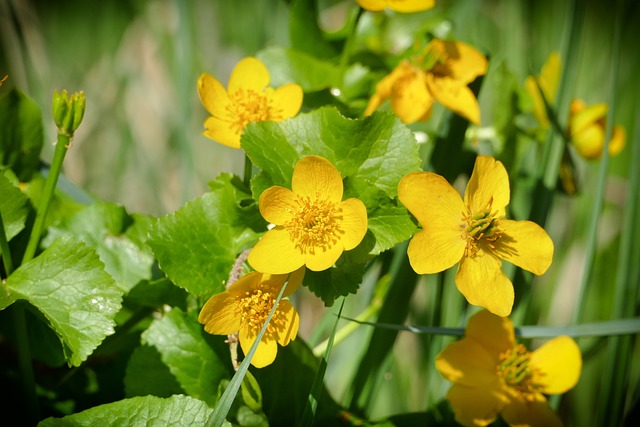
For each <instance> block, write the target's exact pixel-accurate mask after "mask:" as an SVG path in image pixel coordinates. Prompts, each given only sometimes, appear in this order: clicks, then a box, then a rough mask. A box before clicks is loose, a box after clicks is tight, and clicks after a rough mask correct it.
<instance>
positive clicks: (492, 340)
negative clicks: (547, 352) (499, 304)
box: [464, 310, 516, 369]
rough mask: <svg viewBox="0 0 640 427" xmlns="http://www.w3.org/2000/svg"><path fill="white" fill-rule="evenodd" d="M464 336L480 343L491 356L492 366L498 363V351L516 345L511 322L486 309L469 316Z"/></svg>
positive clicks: (501, 351)
mask: <svg viewBox="0 0 640 427" xmlns="http://www.w3.org/2000/svg"><path fill="white" fill-rule="evenodd" d="M464 336H465V337H466V338H469V339H471V340H473V341H475V342H477V343H478V344H480V345H481V346H482V347H483V348H484V349H485V350H486V351H487V353H488V354H490V355H491V357H492V362H493V367H494V369H495V367H496V366H497V365H498V360H499V356H500V353H504V352H505V351H507V350H510V349H512V348H513V347H514V346H515V345H516V337H515V333H514V331H513V323H512V322H511V320H510V319H509V318H508V317H500V316H496V315H495V314H492V313H491V312H489V311H487V310H482V311H479V312H477V313H476V314H474V315H473V316H471V318H470V319H469V321H468V322H467V328H466V329H465V331H464Z"/></svg>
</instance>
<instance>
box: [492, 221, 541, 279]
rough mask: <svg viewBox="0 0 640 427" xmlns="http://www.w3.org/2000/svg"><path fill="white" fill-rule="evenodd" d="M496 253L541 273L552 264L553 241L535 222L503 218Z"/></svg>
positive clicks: (521, 266) (520, 265) (518, 264)
mask: <svg viewBox="0 0 640 427" xmlns="http://www.w3.org/2000/svg"><path fill="white" fill-rule="evenodd" d="M499 228H500V230H501V231H502V236H501V237H500V238H499V239H498V241H497V242H496V243H495V250H494V253H495V254H496V255H497V256H498V257H500V258H502V259H504V260H506V261H509V262H510V263H512V264H515V265H517V266H518V267H520V268H524V269H525V270H527V271H530V272H532V273H533V274H537V275H541V274H544V272H545V271H547V269H548V268H549V266H550V265H551V260H552V259H553V241H552V240H551V238H550V237H549V235H548V234H547V232H546V231H544V229H543V228H542V227H540V226H539V225H538V224H536V223H535V222H531V221H512V220H508V219H503V220H501V221H500V225H499Z"/></svg>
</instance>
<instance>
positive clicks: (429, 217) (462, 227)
mask: <svg viewBox="0 0 640 427" xmlns="http://www.w3.org/2000/svg"><path fill="white" fill-rule="evenodd" d="M398 198H399V199H400V201H401V202H402V203H403V204H404V205H405V207H406V208H407V209H408V210H409V212H411V213H412V214H413V215H414V216H415V217H416V218H417V220H418V222H419V223H420V225H421V226H422V230H421V231H420V232H418V233H417V234H416V235H415V236H413V238H412V239H411V242H410V243H409V248H408V255H409V261H410V263H411V266H412V267H413V269H414V270H415V271H416V272H417V273H418V274H431V273H438V272H440V271H443V270H446V269H448V268H450V267H452V266H453V265H455V264H456V263H459V266H458V271H457V273H456V279H455V281H456V286H457V287H458V290H460V292H462V294H463V295H464V297H465V298H466V299H467V301H468V302H469V303H470V304H473V305H479V306H482V307H484V308H486V309H488V310H489V311H491V312H492V313H494V314H497V315H499V316H508V315H509V314H510V313H511V308H512V307H513V300H514V293H513V285H512V284H511V281H510V280H509V278H508V277H507V276H506V275H505V274H504V273H503V272H502V270H501V266H502V262H501V259H504V260H506V261H509V262H511V263H513V264H515V265H517V266H519V267H521V268H523V269H525V270H528V271H531V272H533V273H534V274H538V275H540V274H543V273H544V272H545V271H546V270H547V268H549V265H550V264H551V259H552V257H553V242H552V241H551V239H550V238H549V236H548V235H547V233H546V232H545V231H544V230H543V229H542V228H541V227H540V226H538V225H537V224H535V223H533V222H531V221H514V220H509V219H505V208H506V206H507V205H508V204H509V198H510V194H509V176H508V175H507V171H506V170H505V168H504V166H503V165H502V163H500V162H499V161H497V160H495V159H494V158H493V157H489V156H478V158H477V159H476V164H475V167H474V169H473V173H472V175H471V179H470V180H469V183H468V185H467V189H466V191H465V193H464V201H463V199H462V198H461V197H460V194H459V193H458V192H457V191H456V190H455V189H454V188H453V187H452V186H451V185H450V184H449V183H448V182H447V181H446V180H445V179H444V178H443V177H442V176H440V175H437V174H435V173H431V172H413V173H410V174H408V175H405V176H404V177H403V178H402V179H401V180H400V183H399V185H398Z"/></svg>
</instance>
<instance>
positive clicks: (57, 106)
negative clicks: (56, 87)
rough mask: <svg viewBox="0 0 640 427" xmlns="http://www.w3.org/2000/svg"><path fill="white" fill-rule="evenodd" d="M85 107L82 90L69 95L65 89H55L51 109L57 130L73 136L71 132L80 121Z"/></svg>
mask: <svg viewBox="0 0 640 427" xmlns="http://www.w3.org/2000/svg"><path fill="white" fill-rule="evenodd" d="M85 107H86V100H85V97H84V92H82V91H80V92H78V93H74V94H73V95H71V96H69V94H68V93H67V91H66V90H63V91H62V92H58V91H55V93H54V94H53V102H52V107H51V109H52V112H53V120H54V122H55V124H56V126H57V127H58V132H61V133H64V134H66V135H69V136H73V132H75V130H76V129H78V127H79V126H80V123H81V122H82V118H83V117H84V110H85Z"/></svg>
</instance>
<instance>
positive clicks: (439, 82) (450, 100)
mask: <svg viewBox="0 0 640 427" xmlns="http://www.w3.org/2000/svg"><path fill="white" fill-rule="evenodd" d="M426 81H427V87H428V88H429V91H430V92H431V93H432V94H433V96H434V98H435V99H436V100H437V101H438V102H439V103H441V104H442V105H444V106H445V107H447V108H448V109H450V110H451V111H453V112H455V113H457V114H459V115H461V116H462V117H464V118H466V119H467V120H469V121H470V122H471V123H474V124H476V125H479V124H480V106H479V105H478V101H477V100H476V97H475V95H474V94H473V92H472V91H471V89H469V88H468V87H467V86H466V85H465V84H464V83H462V82H461V81H459V80H455V79H453V78H451V77H435V76H434V75H433V74H431V73H429V74H427V78H426Z"/></svg>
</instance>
